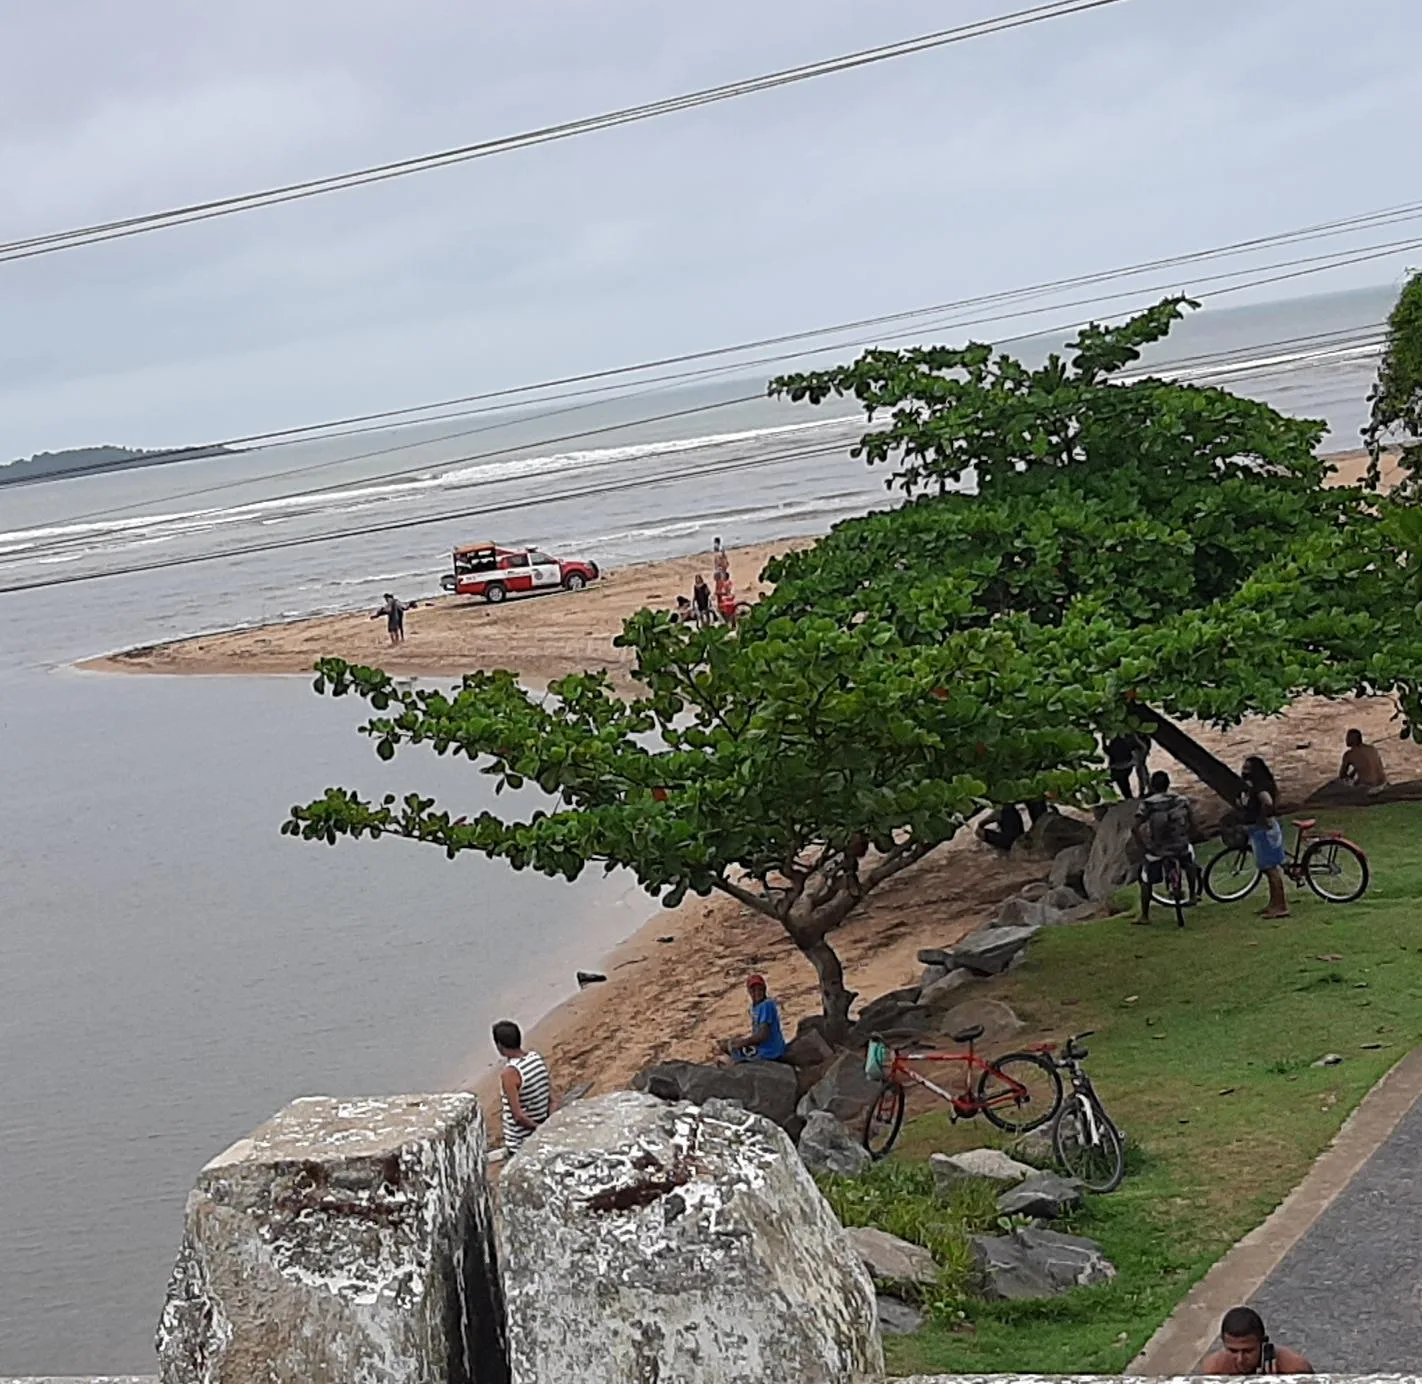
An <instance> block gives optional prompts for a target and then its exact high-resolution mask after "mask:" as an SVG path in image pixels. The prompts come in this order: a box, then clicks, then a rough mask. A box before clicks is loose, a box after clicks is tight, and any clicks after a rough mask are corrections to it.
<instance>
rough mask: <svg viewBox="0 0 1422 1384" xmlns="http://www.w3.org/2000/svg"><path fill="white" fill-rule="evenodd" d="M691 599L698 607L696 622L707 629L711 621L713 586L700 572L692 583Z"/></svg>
mask: <svg viewBox="0 0 1422 1384" xmlns="http://www.w3.org/2000/svg"><path fill="white" fill-rule="evenodd" d="M691 601H692V604H693V605H694V606H695V607H696V623H697V624H698V625H699V626H700V627H701V628H702V629H705V628H706V627H707V626H708V625H709V624H710V623H711V588H710V587H709V586H707V585H706V578H705V577H703V576H702V575H701V573H700V572H698V573H697V574H696V580H695V581H694V582H692V584H691Z"/></svg>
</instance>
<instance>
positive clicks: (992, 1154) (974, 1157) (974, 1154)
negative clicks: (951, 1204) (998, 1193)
mask: <svg viewBox="0 0 1422 1384" xmlns="http://www.w3.org/2000/svg"><path fill="white" fill-rule="evenodd" d="M928 1165H929V1167H931V1168H932V1169H933V1180H934V1182H936V1183H937V1184H938V1185H939V1186H940V1187H945V1188H946V1187H951V1186H952V1185H953V1184H954V1183H957V1182H976V1181H986V1182H1021V1181H1022V1180H1023V1178H1027V1177H1031V1176H1032V1175H1033V1173H1035V1172H1036V1169H1035V1168H1029V1167H1028V1166H1027V1165H1026V1164H1025V1163H1019V1162H1018V1161H1017V1160H1016V1159H1015V1158H1010V1157H1009V1156H1008V1155H1007V1154H1005V1153H1003V1152H1002V1150H1001V1149H969V1150H968V1151H967V1152H966V1153H934V1154H930V1155H929V1159H928Z"/></svg>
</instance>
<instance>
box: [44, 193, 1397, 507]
mask: <svg viewBox="0 0 1422 1384" xmlns="http://www.w3.org/2000/svg"><path fill="white" fill-rule="evenodd" d="M1419 218H1422V202H1412V203H1404V204H1402V205H1400V206H1395V207H1389V208H1384V209H1382V210H1379V211H1373V212H1363V213H1358V214H1355V215H1352V216H1347V217H1341V218H1339V219H1337V220H1334V221H1325V222H1318V223H1315V224H1313V225H1308V226H1303V227H1300V228H1298V229H1295V230H1291V231H1278V232H1273V233H1271V234H1269V235H1265V236H1256V237H1253V238H1250V239H1245V240H1239V241H1234V242H1232V243H1229V244H1226V245H1219V246H1213V247H1211V248H1209V249H1206V250H1196V251H1188V252H1185V253H1182V254H1177V255H1171V256H1167V257H1164V258H1161V259H1154V260H1145V261H1142V262H1140V263H1137V264H1132V265H1125V266H1122V267H1119V268H1116V269H1108V270H1099V271H1096V272H1093V273H1090V274H1080V275H1074V276H1072V277H1068V278H1062V279H1053V280H1047V281H1044V282H1041V283H1036V284H1029V285H1025V286H1022V287H1019V288H1014V289H1006V290H1002V291H1000V292H997V293H988V294H980V295H977V296H975V297H968V298H959V299H954V300H949V301H947V302H943V303H934V304H929V305H927V306H924V307H918V308H908V309H903V310H900V311H897V312H892V313H883V314H880V315H877V316H874V317H862V318H857V319H852V320H850V321H847V322H839V323H835V324H832V325H830V326H823V327H812V328H807V329H803V330H800V331H796V332H788V333H782V334H780V335H776V336H768V337H760V338H758V339H756V340H752V341H745V342H738V343H736V344H734V345H730V346H717V347H711V348H708V349H704V350H699V351H689V352H683V353H681V354H678V355H672V356H662V357H659V358H656V359H652V360H645V361H640V362H637V363H636V364H632V365H621V366H613V367H610V368H606V369H602V370H595V371H588V372H584V373H581V374H576V375H566V376H563V377H561V378H555V379H550V380H543V381H539V382H537V383H534V384H526V385H513V386H509V387H507V388H503V389H496V390H487V391H484V392H482V393H477V394H467V395H461V396H457V397H455V398H448V399H440V400H436V401H434V402H432V403H427V404H412V405H408V406H405V407H401V408H393V409H383V410H380V411H377V412H372V413H362V414H353V415H350V416H348V417H345V418H337V419H331V420H327V421H325V422H321V423H308V424H301V425H298V426H296V427H292V428H279V429H271V430H268V431H266V432H257V433H247V434H242V435H238V436H236V437H229V438H225V439H222V440H220V441H216V442H206V443H199V444H196V445H191V446H186V447H176V448H172V449H170V450H168V451H167V452H163V451H157V452H151V453H149V454H148V457H149V461H150V463H151V462H152V461H154V460H158V459H161V458H163V457H164V456H167V457H171V458H177V457H183V456H188V455H190V454H192V453H194V452H202V451H215V450H217V449H219V448H220V449H225V450H235V449H244V450H262V449H263V448H267V447H273V446H284V445H289V444H291V443H294V442H299V441H311V440H330V439H333V438H337V437H343V436H351V435H352V434H353V433H356V432H361V431H372V430H374V429H373V428H365V427H361V426H359V425H364V424H372V425H379V424H385V425H387V426H392V427H393V426H397V425H398V424H397V421H396V420H404V422H405V423H406V424H408V425H409V426H412V427H413V426H418V425H421V424H424V423H428V422H439V421H444V420H445V419H447V418H453V417H461V416H467V414H466V413H453V414H444V415H441V416H439V417H435V418H430V417H416V415H420V414H426V415H427V414H430V413H431V412H433V411H434V410H438V409H455V408H461V407H462V406H464V405H482V404H488V405H490V406H491V407H490V408H487V409H482V408H481V409H469V410H468V412H469V413H473V412H491V411H495V410H496V409H498V408H511V407H516V406H517V404H516V403H515V402H513V401H516V400H518V399H519V398H526V397H527V396H530V395H537V394H544V393H546V392H547V391H550V390H554V389H564V388H566V387H567V386H573V385H590V384H593V383H594V382H597V381H612V380H617V379H622V378H625V377H627V376H632V375H638V374H643V373H645V372H647V371H650V370H659V369H664V368H666V367H668V366H675V365H685V364H690V363H692V362H694V361H704V360H713V359H723V358H725V357H728V356H734V355H744V354H745V353H747V352H749V351H754V350H760V349H763V348H764V347H767V346H779V345H788V344H790V343H792V342H797V341H810V340H814V339H816V338H820V337H831V336H837V335H842V334H844V333H846V332H851V331H860V330H863V329H865V328H870V327H878V326H887V325H890V324H893V323H898V322H903V323H907V322H912V321H916V320H917V319H920V318H926V317H934V316H938V315H941V314H943V313H951V312H957V311H960V310H962V309H965V308H975V307H980V306H981V307H986V306H990V305H993V304H999V303H1004V304H1005V303H1009V302H1012V301H1017V300H1024V299H1031V298H1034V297H1043V296H1046V295H1048V294H1050V293H1053V292H1057V291H1060V290H1064V289H1070V288H1080V287H1088V286H1090V285H1093V284H1098V283H1106V282H1110V281H1111V280H1113V279H1122V278H1130V277H1136V276H1138V275H1142V274H1148V273H1154V272H1156V271H1158V270H1162V269H1172V268H1180V267H1184V266H1186V265H1189V264H1199V263H1205V262H1208V261H1210V260H1215V259H1221V258H1224V257H1226V256H1230V255H1237V254H1244V253H1249V252H1252V251H1257V250H1261V249H1268V248H1273V247H1276V246H1281V245H1286V244H1294V243H1299V242H1303V241H1308V240H1317V239H1325V238H1328V237H1331V236H1338V235H1344V234H1348V233H1350V232H1356V231H1360V230H1365V229H1374V228H1377V227H1380V226H1384V225H1393V224H1397V223H1399V222H1406V221H1413V220H1418V219H1419ZM1409 243H1410V242H1397V243H1396V244H1397V245H1399V246H1401V245H1406V244H1409ZM1337 253H1340V254H1341V253H1347V252H1342V251H1340V252H1337ZM1325 258H1326V257H1325ZM1237 272H1238V273H1240V274H1245V273H1250V272H1253V271H1252V270H1239V271H1237ZM1221 277H1232V276H1231V275H1224V276H1221ZM1200 282H1209V280H1201V281H1200ZM1085 301H1107V300H1106V299H1094V300H1085ZM1043 310H1044V311H1045V309H1043ZM1018 315H1025V314H1018ZM996 320H1000V319H996V318H988V319H982V321H989V322H990V321H996ZM979 324H980V323H977V322H971V321H970V322H967V323H957V324H943V325H944V326H948V325H979ZM936 329H941V328H936ZM889 339H891V340H892V339H896V338H889ZM862 344H864V343H863V342H843V343H828V342H827V343H826V344H825V345H824V346H823V347H819V348H816V349H817V350H836V349H849V348H852V347H853V346H856V345H862ZM806 354H810V352H809V351H804V352H792V353H787V354H784V355H779V356H772V357H767V358H762V359H760V360H754V359H752V360H747V361H744V362H740V363H738V364H733V365H728V366H726V367H724V369H725V370H732V369H742V368H749V367H750V366H752V365H756V364H765V363H779V362H780V361H783V360H793V359H798V358H799V357H800V356H803V355H806ZM706 373H720V370H719V369H718V370H717V371H715V372H711V371H706V372H703V371H699V370H697V371H687V372H685V373H684V374H681V375H670V376H662V377H661V378H662V379H664V380H675V379H692V378H697V377H701V376H703V375H704V374H706ZM603 387H604V388H606V389H610V388H612V387H613V386H612V385H611V384H608V385H605V386H603ZM584 392H586V393H597V392H601V391H599V390H587V391H573V392H571V393H568V394H563V395H560V396H558V397H575V396H576V394H580V393H584ZM499 401H503V402H502V403H500V402H499ZM537 402H546V401H545V400H539V401H537ZM318 435H319V439H318ZM435 440H437V439H435ZM324 464H325V463H321V465H324ZM117 469H131V468H116V467H114V466H113V465H112V464H111V463H108V462H95V463H91V464H90V465H87V466H76V467H72V468H70V469H69V470H66V471H63V472H60V473H57V474H51V475H49V476H44V477H35V478H34V480H33V482H30V481H29V480H28V479H27V481H26V482H23V483H38V482H40V481H44V480H65V479H69V478H71V477H74V476H81V475H86V474H90V473H92V472H110V471H114V470H117ZM304 469H306V468H297V469H296V470H294V471H292V472H290V473H289V474H298V473H300V472H301V471H302V470H304ZM310 469H316V468H314V467H313V468H310ZM280 474H283V473H281V472H277V473H271V474H270V475H269V476H268V477H266V478H264V479H270V478H273V477H274V476H276V475H280ZM190 493H201V492H190Z"/></svg>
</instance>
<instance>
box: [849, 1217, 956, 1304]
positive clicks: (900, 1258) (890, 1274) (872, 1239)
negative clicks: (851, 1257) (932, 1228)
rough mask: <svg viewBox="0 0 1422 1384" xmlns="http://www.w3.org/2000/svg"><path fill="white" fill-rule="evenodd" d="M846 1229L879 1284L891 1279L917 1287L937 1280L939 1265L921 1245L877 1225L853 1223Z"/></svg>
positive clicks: (889, 1281) (904, 1284)
mask: <svg viewBox="0 0 1422 1384" xmlns="http://www.w3.org/2000/svg"><path fill="white" fill-rule="evenodd" d="M846 1233H847V1234H848V1235H849V1240H850V1243H851V1244H852V1245H853V1246H854V1248H855V1250H856V1251H857V1253H858V1255H859V1257H860V1258H861V1259H862V1260H863V1261H864V1267H865V1268H866V1269H868V1270H869V1277H870V1278H872V1279H873V1280H874V1282H875V1283H876V1284H879V1283H889V1284H894V1285H896V1286H898V1287H902V1288H907V1289H910V1290H914V1291H916V1290H918V1289H921V1288H931V1287H932V1286H933V1285H934V1284H935V1283H937V1282H938V1265H937V1264H935V1263H934V1262H933V1256H932V1255H931V1254H930V1253H929V1252H928V1251H927V1250H926V1249H924V1248H923V1246H922V1245H915V1244H911V1243H910V1242H909V1241H908V1240H901V1239H899V1237H898V1236H897V1235H890V1234H889V1232H888V1231H887V1230H879V1229H878V1228H877V1227H875V1226H868V1225H864V1226H854V1227H853V1228H852V1229H850V1230H849V1231H848V1232H846Z"/></svg>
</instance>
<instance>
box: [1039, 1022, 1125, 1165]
mask: <svg viewBox="0 0 1422 1384" xmlns="http://www.w3.org/2000/svg"><path fill="white" fill-rule="evenodd" d="M1089 1037H1091V1030H1088V1031H1087V1032H1085V1033H1078V1034H1076V1035H1075V1036H1074V1037H1072V1038H1068V1039H1067V1040H1066V1046H1065V1047H1064V1048H1063V1049H1062V1055H1061V1057H1060V1058H1059V1059H1058V1061H1057V1066H1059V1067H1060V1068H1061V1069H1062V1070H1063V1071H1064V1072H1066V1073H1067V1075H1068V1078H1069V1080H1070V1081H1071V1094H1070V1095H1068V1096H1067V1097H1066V1099H1065V1100H1063V1102H1062V1107H1061V1109H1060V1110H1059V1111H1057V1117H1056V1120H1055V1121H1054V1123H1053V1124H1052V1151H1053V1153H1055V1154H1056V1157H1057V1162H1058V1163H1060V1164H1061V1165H1062V1167H1063V1168H1065V1169H1066V1170H1067V1172H1069V1173H1070V1174H1071V1175H1072V1176H1073V1177H1074V1178H1076V1180H1077V1181H1078V1182H1080V1183H1081V1185H1082V1186H1083V1187H1085V1188H1087V1189H1088V1190H1089V1191H1092V1192H1114V1191H1115V1190H1116V1188H1117V1187H1119V1186H1120V1185H1121V1179H1122V1178H1123V1177H1125V1175H1126V1149H1125V1140H1124V1139H1123V1138H1122V1137H1121V1131H1120V1130H1119V1129H1117V1128H1116V1125H1115V1122H1114V1121H1113V1120H1112V1119H1111V1117H1110V1116H1109V1115H1108V1114H1107V1113H1106V1107H1105V1106H1104V1105H1102V1104H1101V1097H1100V1096H1098V1095H1097V1094H1096V1088H1095V1087H1094V1086H1093V1085H1092V1084H1091V1078H1090V1077H1089V1076H1087V1074H1086V1069H1085V1068H1084V1067H1083V1066H1082V1065H1081V1064H1082V1063H1083V1062H1084V1061H1085V1060H1086V1058H1087V1057H1088V1056H1089V1055H1090V1052H1089V1049H1087V1048H1084V1047H1081V1046H1080V1043H1081V1040H1082V1039H1083V1038H1089Z"/></svg>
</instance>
